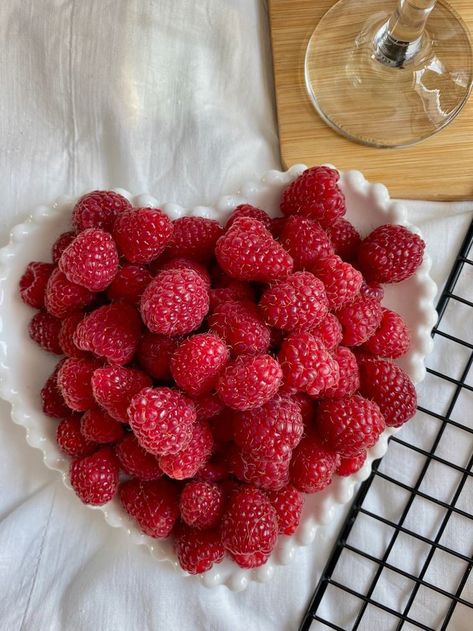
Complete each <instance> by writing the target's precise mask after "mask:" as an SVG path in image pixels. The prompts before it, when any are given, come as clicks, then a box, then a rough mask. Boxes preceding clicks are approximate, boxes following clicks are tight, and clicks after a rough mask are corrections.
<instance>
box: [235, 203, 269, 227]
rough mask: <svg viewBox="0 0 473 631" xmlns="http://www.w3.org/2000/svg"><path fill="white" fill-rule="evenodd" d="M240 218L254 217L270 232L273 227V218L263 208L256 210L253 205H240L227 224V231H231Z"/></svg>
mask: <svg viewBox="0 0 473 631" xmlns="http://www.w3.org/2000/svg"><path fill="white" fill-rule="evenodd" d="M240 217H252V218H253V219H257V220H258V221H260V222H261V223H262V224H263V226H264V227H265V228H267V229H268V230H269V229H270V226H271V217H270V216H269V215H268V213H266V212H265V211H264V210H261V208H256V206H252V205H251V204H240V205H239V206H237V207H236V208H235V210H234V211H233V212H232V214H231V215H230V217H229V218H228V219H227V223H226V224H225V230H229V229H230V228H231V227H232V225H233V224H234V223H235V221H236V220H237V219H240Z"/></svg>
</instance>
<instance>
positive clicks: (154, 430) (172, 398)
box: [128, 388, 196, 456]
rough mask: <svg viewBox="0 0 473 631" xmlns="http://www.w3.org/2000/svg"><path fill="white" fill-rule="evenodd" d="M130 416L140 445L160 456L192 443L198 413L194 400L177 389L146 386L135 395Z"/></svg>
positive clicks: (129, 411) (129, 410)
mask: <svg viewBox="0 0 473 631" xmlns="http://www.w3.org/2000/svg"><path fill="white" fill-rule="evenodd" d="M128 417H129V419H130V425H131V428H132V430H133V431H134V433H135V435H136V437H137V438H138V442H139V443H140V445H141V446H142V447H143V448H144V449H146V451H149V453H151V454H154V455H156V456H161V455H165V454H166V455H167V454H175V453H177V452H178V451H181V450H182V449H184V447H186V446H187V445H188V444H189V442H190V440H191V438H192V431H193V426H194V423H195V419H196V413H195V408H194V405H193V403H192V401H190V399H188V398H187V397H185V396H184V395H183V394H181V393H180V392H177V390H171V388H145V389H144V390H141V392H138V394H136V395H135V396H134V397H133V398H132V400H131V403H130V406H129V408H128Z"/></svg>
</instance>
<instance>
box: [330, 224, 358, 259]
mask: <svg viewBox="0 0 473 631" xmlns="http://www.w3.org/2000/svg"><path fill="white" fill-rule="evenodd" d="M325 230H326V232H327V235H328V238H329V239H330V241H331V243H332V245H333V247H334V248H335V254H338V256H339V257H340V258H341V259H343V260H344V261H351V260H353V259H354V258H355V256H356V251H357V249H358V246H359V245H360V243H361V237H360V235H359V233H358V231H357V229H356V228H355V226H354V225H353V224H351V223H350V222H349V221H347V220H346V219H337V221H335V222H334V223H332V224H331V225H328V226H327V227H326V228H325Z"/></svg>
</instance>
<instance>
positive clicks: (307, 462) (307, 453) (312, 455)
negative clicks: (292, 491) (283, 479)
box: [290, 433, 338, 493]
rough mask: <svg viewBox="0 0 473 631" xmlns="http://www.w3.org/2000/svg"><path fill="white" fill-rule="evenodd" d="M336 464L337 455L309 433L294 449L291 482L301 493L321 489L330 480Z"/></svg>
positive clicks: (315, 491)
mask: <svg viewBox="0 0 473 631" xmlns="http://www.w3.org/2000/svg"><path fill="white" fill-rule="evenodd" d="M337 464H338V458H337V455H336V454H335V453H333V452H332V451H329V449H328V448H327V447H326V446H325V445H323V443H321V442H320V441H319V440H318V439H317V438H316V437H315V436H314V435H313V434H311V433H309V434H307V435H306V436H304V438H303V439H302V440H301V442H300V443H299V444H298V446H297V447H296V448H295V449H294V454H293V456H292V460H291V466H290V478H291V483H292V484H293V486H295V488H296V489H297V490H298V491H301V492H302V493H317V492H318V491H323V490H324V489H325V488H326V487H327V486H328V485H329V484H330V482H331V481H332V476H333V474H334V472H335V469H336V467H337Z"/></svg>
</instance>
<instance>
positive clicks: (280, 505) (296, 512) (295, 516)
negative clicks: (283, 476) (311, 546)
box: [267, 484, 304, 535]
mask: <svg viewBox="0 0 473 631" xmlns="http://www.w3.org/2000/svg"><path fill="white" fill-rule="evenodd" d="M267 496H268V497H269V501H270V502H271V504H272V505H273V508H274V509H275V511H276V515H277V518H278V526H279V532H280V533H281V534H283V535H292V534H294V533H295V532H296V530H297V526H298V525H299V523H300V521H301V514H302V507H303V506H304V497H303V496H302V494H301V493H300V492H299V491H298V490H297V489H296V488H295V487H293V486H292V485H291V484H288V485H287V486H285V487H284V488H282V489H281V490H279V491H268V492H267Z"/></svg>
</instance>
